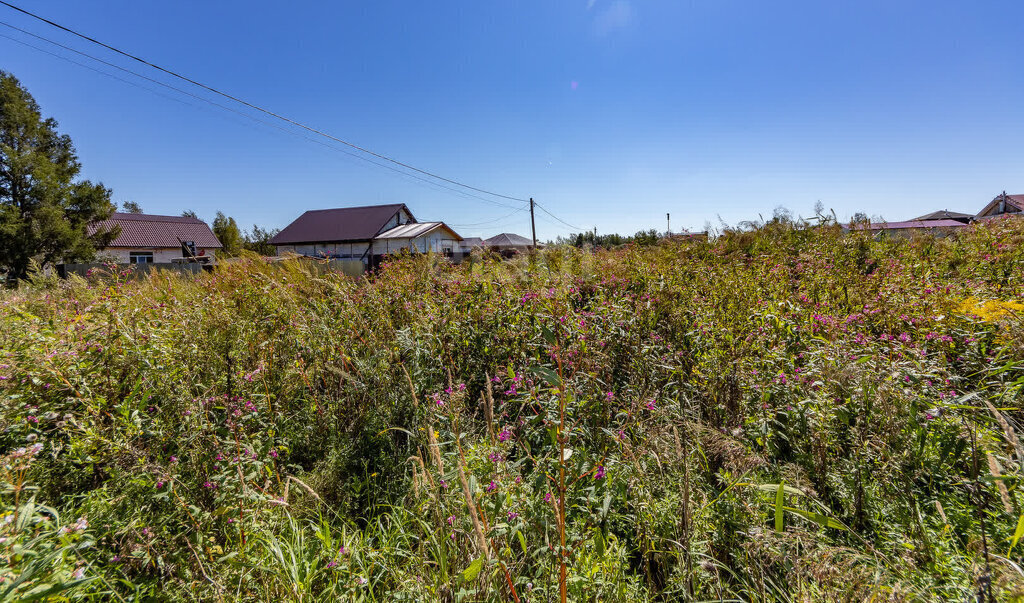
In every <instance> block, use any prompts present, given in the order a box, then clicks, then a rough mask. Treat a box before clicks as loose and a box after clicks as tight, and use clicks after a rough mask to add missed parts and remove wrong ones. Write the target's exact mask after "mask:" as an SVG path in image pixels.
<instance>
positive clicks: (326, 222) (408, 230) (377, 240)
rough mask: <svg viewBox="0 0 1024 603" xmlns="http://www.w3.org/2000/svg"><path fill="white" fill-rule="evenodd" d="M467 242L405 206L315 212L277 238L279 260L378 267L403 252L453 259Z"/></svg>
mask: <svg viewBox="0 0 1024 603" xmlns="http://www.w3.org/2000/svg"><path fill="white" fill-rule="evenodd" d="M462 240H463V239H462V237H461V236H459V234H458V233H456V232H455V231H454V230H452V229H451V228H450V227H448V225H446V224H445V223H444V222H419V221H417V220H416V217H415V216H413V215H412V212H411V211H410V210H409V208H408V207H406V205H405V204H404V203H394V204H390V205H365V206H360V207H339V208H334V209H315V210H310V211H307V212H305V213H304V214H302V215H301V216H299V217H298V218H296V219H295V221H294V222H292V223H291V224H289V225H288V226H286V227H285V228H284V229H283V230H281V232H279V233H277V234H276V235H275V236H274V237H273V238H272V239H270V244H271V245H275V246H276V247H277V253H278V255H286V254H297V255H301V256H306V257H315V258H329V259H342V260H359V261H361V262H362V263H363V265H364V267H367V268H369V267H373V266H376V265H378V264H379V263H380V260H381V258H383V257H384V256H386V255H388V254H392V253H399V252H401V251H404V250H408V251H412V252H418V253H427V252H435V253H440V254H443V255H446V256H449V257H452V256H454V255H455V254H457V253H460V252H461V243H462Z"/></svg>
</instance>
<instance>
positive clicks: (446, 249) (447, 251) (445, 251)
mask: <svg viewBox="0 0 1024 603" xmlns="http://www.w3.org/2000/svg"><path fill="white" fill-rule="evenodd" d="M441 253H443V254H444V255H446V256H448V257H452V248H451V247H442V248H441Z"/></svg>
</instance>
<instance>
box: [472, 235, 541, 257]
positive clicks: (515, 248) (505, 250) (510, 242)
mask: <svg viewBox="0 0 1024 603" xmlns="http://www.w3.org/2000/svg"><path fill="white" fill-rule="evenodd" d="M533 246H534V245H533V241H531V240H530V239H527V238H526V237H522V236H519V235H517V234H513V233H511V232H503V233H501V234H499V235H494V236H493V237H491V238H489V239H487V240H485V241H484V247H486V248H487V249H493V250H494V251H497V252H498V253H501V254H502V255H511V254H514V253H518V252H523V251H528V250H529V249H530V248H532V247H533ZM538 247H539V245H538Z"/></svg>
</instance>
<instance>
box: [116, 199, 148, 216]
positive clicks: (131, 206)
mask: <svg viewBox="0 0 1024 603" xmlns="http://www.w3.org/2000/svg"><path fill="white" fill-rule="evenodd" d="M121 207H123V208H124V211H125V213H128V214H141V213H143V212H142V206H141V205H139V204H138V203H136V202H134V201H125V202H124V203H122V204H121Z"/></svg>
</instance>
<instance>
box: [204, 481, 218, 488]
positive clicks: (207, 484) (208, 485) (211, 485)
mask: <svg viewBox="0 0 1024 603" xmlns="http://www.w3.org/2000/svg"><path fill="white" fill-rule="evenodd" d="M203 487H204V488H210V489H214V488H216V487H217V484H214V483H213V482H203Z"/></svg>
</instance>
